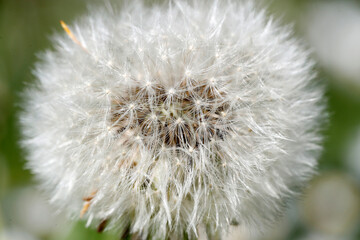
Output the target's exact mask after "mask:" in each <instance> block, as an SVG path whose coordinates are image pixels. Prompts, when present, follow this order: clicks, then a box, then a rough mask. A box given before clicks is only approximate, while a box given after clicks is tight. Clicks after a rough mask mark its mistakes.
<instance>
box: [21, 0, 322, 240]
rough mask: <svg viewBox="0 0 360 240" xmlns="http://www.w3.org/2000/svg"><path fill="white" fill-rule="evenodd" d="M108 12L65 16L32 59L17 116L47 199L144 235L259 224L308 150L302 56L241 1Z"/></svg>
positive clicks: (311, 100)
mask: <svg viewBox="0 0 360 240" xmlns="http://www.w3.org/2000/svg"><path fill="white" fill-rule="evenodd" d="M120 9H121V10H120V11H118V10H117V8H113V9H103V10H96V11H93V12H91V13H90V14H89V15H88V16H86V17H84V18H82V19H81V20H80V21H79V22H78V23H77V24H74V25H72V26H70V27H67V25H65V24H64V23H63V27H64V28H65V30H66V31H67V34H65V33H64V34H63V35H60V36H56V37H55V38H54V41H55V49H54V50H51V51H48V52H46V53H45V54H44V55H43V56H42V59H41V61H40V63H39V64H38V65H37V67H36V70H35V76H36V77H37V79H38V81H37V84H36V86H35V87H33V88H31V89H29V91H28V95H27V99H26V106H25V111H24V113H23V114H22V118H21V119H22V123H23V132H24V135H25V140H24V145H25V147H26V148H27V150H28V153H29V157H28V158H29V166H30V168H31V169H32V171H33V172H34V173H35V174H36V175H37V176H38V177H39V179H40V182H41V184H42V186H43V187H44V188H45V189H46V190H47V191H48V192H49V193H50V196H51V201H52V202H53V203H54V204H56V205H57V206H58V207H59V208H61V209H64V210H67V211H68V212H70V213H72V214H73V216H76V217H79V216H81V217H84V218H86V219H87V220H88V223H89V224H91V223H96V224H99V223H101V222H102V224H100V225H101V226H103V225H104V220H107V222H108V227H109V228H111V227H113V228H117V229H119V231H125V230H126V229H129V230H130V231H131V232H135V233H138V234H139V235H141V236H142V237H143V238H146V237H147V236H150V237H154V238H155V239H164V238H166V237H168V238H171V239H174V238H181V237H182V236H183V235H184V234H186V235H188V236H189V237H190V238H194V237H196V236H197V228H198V227H199V226H200V225H202V226H207V231H208V234H209V235H211V234H215V233H216V232H218V231H219V230H222V229H226V228H227V226H228V225H230V224H232V223H240V224H243V225H244V226H245V227H246V228H250V229H251V228H253V227H255V228H257V229H259V228H262V227H264V226H266V225H268V224H269V223H270V222H271V221H273V220H274V219H275V217H276V215H278V213H280V212H281V210H282V208H283V206H284V204H285V203H286V199H287V198H289V197H291V196H292V195H293V194H294V190H295V189H296V188H297V187H299V186H302V185H303V183H304V182H305V181H306V179H307V178H308V177H309V175H310V174H311V173H312V171H313V168H314V166H315V165H316V157H317V156H318V153H319V150H320V147H319V145H318V143H319V141H320V139H321V138H320V137H319V134H318V128H319V125H320V124H321V121H320V120H321V114H322V111H323V107H322V104H321V97H322V90H321V89H320V88H319V87H317V86H314V85H312V84H311V81H312V79H313V73H312V71H311V69H312V63H311V61H309V59H308V53H307V52H306V51H305V50H304V49H303V48H302V47H301V46H299V44H298V43H297V41H295V40H293V39H291V34H290V32H289V30H288V29H284V28H281V27H279V26H278V24H276V23H274V21H271V20H268V19H267V18H266V15H265V13H264V12H263V11H258V10H256V9H255V7H254V5H253V4H251V3H250V2H244V1H240V2H236V3H235V2H233V1H224V2H217V1H215V2H212V3H209V2H206V1H194V2H192V1H189V2H185V1H184V2H180V1H179V2H178V1H176V2H175V1H174V2H171V3H169V4H167V5H164V6H162V5H161V6H160V5H155V6H151V7H149V6H144V5H143V4H141V3H140V2H139V1H133V2H132V3H130V4H128V5H123V6H122V7H121V8H120ZM69 36H70V38H69Z"/></svg>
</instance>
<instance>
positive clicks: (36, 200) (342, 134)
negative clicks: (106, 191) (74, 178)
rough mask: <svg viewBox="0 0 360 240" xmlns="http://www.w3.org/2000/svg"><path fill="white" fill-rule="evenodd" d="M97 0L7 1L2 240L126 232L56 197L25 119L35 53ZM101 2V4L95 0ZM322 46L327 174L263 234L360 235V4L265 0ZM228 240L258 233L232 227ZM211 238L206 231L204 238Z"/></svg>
mask: <svg viewBox="0 0 360 240" xmlns="http://www.w3.org/2000/svg"><path fill="white" fill-rule="evenodd" d="M90 2H92V4H99V5H101V4H103V1H95V0H92V1H89V0H87V1H86V0H61V1H59V0H0V240H65V239H69V240H70V239H71V240H72V239H109V240H110V239H118V236H116V235H114V234H113V233H109V232H105V233H102V234H98V233H96V231H95V230H93V229H87V228H86V227H85V223H84V222H77V223H73V222H69V221H66V219H65V217H64V216H63V215H61V213H59V212H57V210H56V209H54V208H52V207H51V206H49V205H48V204H47V201H46V198H45V197H44V196H42V194H41V193H40V192H38V191H37V189H36V187H35V182H34V180H33V178H32V177H31V174H30V172H29V171H28V170H27V169H26V167H25V159H24V154H23V152H22V150H21V148H20V146H19V139H20V133H19V124H18V120H17V116H18V113H19V111H20V110H21V95H22V94H21V93H22V91H23V90H24V89H25V88H26V87H27V85H28V84H29V83H31V82H32V81H34V78H33V76H32V74H31V71H32V68H33V66H34V63H35V62H36V60H37V57H36V54H37V53H39V52H41V51H43V50H45V49H47V48H49V47H50V46H51V41H50V36H51V35H52V34H53V33H55V32H61V31H62V29H61V27H60V24H59V20H64V21H65V22H67V23H71V22H72V21H73V20H74V19H76V16H78V15H81V14H83V13H86V11H87V6H88V5H89V3H90ZM94 2H95V3H94ZM263 4H265V5H266V6H267V7H268V9H269V13H271V14H272V15H275V16H276V18H279V19H280V21H281V22H282V23H283V24H284V25H287V24H293V26H294V34H295V36H297V37H299V38H300V39H302V40H303V41H304V43H305V44H306V45H307V46H308V47H309V48H310V49H312V50H313V57H314V59H316V60H317V62H318V65H317V71H318V76H317V79H316V81H319V82H321V83H322V84H324V85H325V86H326V96H327V99H328V110H329V115H330V116H329V123H328V126H327V127H326V130H325V132H324V134H325V142H324V152H323V154H322V157H321V159H320V161H319V170H318V175H317V176H315V177H314V179H313V180H312V181H311V183H310V185H309V187H308V188H307V189H306V191H305V194H304V196H302V197H300V198H299V199H296V200H294V201H293V202H291V203H290V206H289V209H288V211H287V212H286V213H285V215H284V217H283V218H282V219H281V220H280V221H279V222H278V223H276V224H275V225H274V227H273V228H272V230H270V231H269V232H267V233H266V234H265V236H264V237H263V238H260V239H256V240H292V239H294V240H360V1H355V0H271V1H267V0H263ZM224 235H225V236H224V239H229V240H230V239H233V240H253V239H252V238H250V237H249V236H248V234H247V231H246V229H241V227H232V229H231V232H230V233H227V234H224ZM201 239H206V236H201Z"/></svg>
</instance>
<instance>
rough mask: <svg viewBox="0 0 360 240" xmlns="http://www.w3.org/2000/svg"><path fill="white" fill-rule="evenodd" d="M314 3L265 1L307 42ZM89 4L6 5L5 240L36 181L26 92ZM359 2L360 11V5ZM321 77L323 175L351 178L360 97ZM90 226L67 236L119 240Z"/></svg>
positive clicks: (1, 123)
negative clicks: (41, 57) (15, 205)
mask: <svg viewBox="0 0 360 240" xmlns="http://www.w3.org/2000/svg"><path fill="white" fill-rule="evenodd" d="M309 1H312V0H273V1H271V2H265V5H267V6H268V7H269V10H270V12H271V13H273V14H274V15H276V16H277V17H281V21H282V22H283V23H285V24H288V23H294V26H295V30H296V34H297V35H298V36H300V37H301V36H302V34H303V29H302V27H301V24H299V19H300V18H301V17H302V14H303V12H304V11H305V9H306V7H307V3H308V2H309ZM339 1H347V0H339ZM89 2H90V1H86V0H62V1H57V0H0V197H1V201H0V204H1V205H0V239H1V232H2V231H4V229H5V228H9V227H13V226H16V222H13V220H12V218H11V216H9V215H11V213H8V211H6V208H7V206H8V205H7V200H6V199H8V195H9V193H11V192H12V191H13V190H14V189H17V188H19V187H23V186H27V185H29V184H32V181H33V180H32V178H31V175H30V173H29V171H28V170H25V167H24V165H25V160H24V154H23V152H22V151H21V148H20V144H19V140H20V133H19V132H20V131H19V123H18V119H17V114H18V112H19V110H21V95H22V91H23V90H24V89H25V88H26V86H27V84H29V83H30V82H32V81H33V80H34V79H33V76H32V74H31V70H32V67H33V65H34V62H36V59H37V57H36V53H39V52H41V51H43V50H45V49H46V48H49V47H50V46H51V45H50V39H49V36H51V35H52V34H53V33H54V32H59V31H62V30H61V27H60V24H59V20H64V21H65V22H69V23H71V22H72V20H74V18H75V17H76V16H78V15H81V14H82V13H84V12H86V9H87V5H88V3H89ZM357 2H358V3H359V6H360V1H357ZM318 72H319V75H318V81H320V82H321V83H322V84H324V85H326V88H327V91H326V95H327V98H328V109H329V113H330V120H329V124H328V127H327V128H326V130H325V143H324V146H325V149H324V153H323V156H322V158H321V159H320V164H319V172H320V173H322V172H327V171H334V170H336V171H342V172H344V173H346V172H347V171H348V170H347V168H346V165H345V164H344V156H345V154H346V151H347V143H348V141H349V138H350V137H351V136H352V134H353V132H354V131H355V130H356V129H358V128H359V127H360V92H357V90H356V91H353V90H352V89H351V88H346V87H341V84H340V83H341V82H342V79H336V77H334V76H332V75H331V74H330V73H328V72H327V71H326V70H324V69H321V68H320V67H319V69H318ZM359 84H360V79H359ZM359 147H360V146H359ZM359 161H360V159H359ZM358 184H359V183H358ZM2 215H3V216H2ZM297 222H298V224H297V225H296V226H295V227H294V228H293V229H292V230H291V231H290V232H291V234H290V236H289V239H297V238H298V237H301V236H305V235H306V231H308V229H307V228H306V227H305V226H304V225H303V224H301V223H299V221H297ZM84 225H85V224H84V223H83V222H80V223H77V224H75V225H74V226H73V227H72V228H71V230H70V231H69V232H68V233H67V234H65V239H109V240H110V239H116V238H114V236H113V235H111V234H108V233H103V234H101V235H100V234H97V233H95V230H93V229H89V228H85V226H84ZM357 231H358V232H359V233H358V237H355V238H354V240H356V239H360V231H359V229H357ZM60 236H61V237H60ZM60 236H57V235H55V236H52V235H51V236H41V239H43V240H47V239H64V236H63V235H61V234H60ZM6 240H8V239H6Z"/></svg>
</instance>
